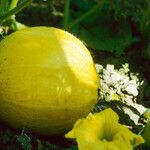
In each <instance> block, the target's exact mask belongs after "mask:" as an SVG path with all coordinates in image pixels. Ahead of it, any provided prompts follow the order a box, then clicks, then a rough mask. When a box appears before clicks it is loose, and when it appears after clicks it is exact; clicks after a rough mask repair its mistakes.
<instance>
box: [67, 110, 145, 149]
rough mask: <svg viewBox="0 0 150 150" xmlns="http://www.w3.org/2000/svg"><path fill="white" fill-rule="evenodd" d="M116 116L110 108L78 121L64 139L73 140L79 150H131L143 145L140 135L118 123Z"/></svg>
mask: <svg viewBox="0 0 150 150" xmlns="http://www.w3.org/2000/svg"><path fill="white" fill-rule="evenodd" d="M118 120H119V117H118V115H117V114H116V113H115V112H114V111H113V110H112V109H110V108H108V109H106V110H104V111H102V112H99V113H96V114H90V115H88V116H87V118H85V119H79V120H77V122H76V123H75V125H74V127H73V129H72V130H71V131H70V132H68V133H67V134H66V135H65V137H66V138H75V139H76V141H77V143H78V147H79V150H120V149H121V150H132V149H133V147H135V146H137V145H139V144H142V143H144V139H143V138H142V137H141V136H140V135H136V134H134V133H132V132H131V131H130V130H129V129H128V128H127V127H126V126H124V125H121V124H119V123H118Z"/></svg>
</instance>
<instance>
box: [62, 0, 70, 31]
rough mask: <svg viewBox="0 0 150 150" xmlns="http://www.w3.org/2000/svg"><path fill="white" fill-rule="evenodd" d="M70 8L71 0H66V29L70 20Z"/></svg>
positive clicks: (64, 23)
mask: <svg viewBox="0 0 150 150" xmlns="http://www.w3.org/2000/svg"><path fill="white" fill-rule="evenodd" d="M69 10H70V0H64V20H63V21H64V22H63V27H64V29H67V25H68V21H69Z"/></svg>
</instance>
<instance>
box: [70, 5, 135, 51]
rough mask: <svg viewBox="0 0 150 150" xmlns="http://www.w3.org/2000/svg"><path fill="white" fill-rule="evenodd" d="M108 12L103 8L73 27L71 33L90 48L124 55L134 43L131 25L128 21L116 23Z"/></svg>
mask: <svg viewBox="0 0 150 150" xmlns="http://www.w3.org/2000/svg"><path fill="white" fill-rule="evenodd" d="M106 10H107V8H105V7H103V10H99V11H97V12H96V13H95V14H93V15H92V16H89V17H88V18H86V19H85V20H83V21H82V22H80V23H78V24H76V25H75V26H73V28H71V32H72V33H74V34H75V35H77V36H78V37H79V38H80V39H81V40H83V41H84V42H85V43H86V45H87V46H88V47H89V48H92V49H96V50H105V51H109V52H115V53H117V54H122V53H123V51H124V49H125V48H126V47H128V46H129V45H130V44H131V43H132V42H133V37H132V32H131V28H130V25H129V23H128V22H127V21H126V20H120V21H115V19H114V18H113V16H112V15H111V14H110V13H108V12H106Z"/></svg>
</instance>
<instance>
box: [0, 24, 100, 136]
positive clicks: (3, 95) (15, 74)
mask: <svg viewBox="0 0 150 150" xmlns="http://www.w3.org/2000/svg"><path fill="white" fill-rule="evenodd" d="M98 86H99V80H98V75H97V72H96V69H95V66H94V63H93V59H92V57H91V55H90V52H89V51H88V50H87V48H86V47H85V46H84V45H83V43H82V42H81V41H80V40H79V39H77V38H76V37H74V36H73V35H71V34H69V33H68V32H65V31H63V30H60V29H57V28H49V27H33V28H28V29H24V30H20V31H17V32H15V33H12V34H11V35H9V36H7V37H6V38H5V39H4V40H2V41H1V43H0V119H1V120H2V121H3V122H5V123H7V124H8V125H10V126H12V127H15V128H17V129H22V128H23V127H24V128H25V129H26V130H29V131H32V132H37V133H41V134H51V135H53V134H61V133H64V132H66V131H68V130H70V129H71V128H72V126H73V124H74V123H75V121H76V120H77V119H79V118H81V117H84V116H86V115H87V114H88V113H89V111H90V109H91V108H92V107H93V105H94V104H95V103H96V102H97V89H98Z"/></svg>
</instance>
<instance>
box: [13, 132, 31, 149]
mask: <svg viewBox="0 0 150 150" xmlns="http://www.w3.org/2000/svg"><path fill="white" fill-rule="evenodd" d="M16 138H17V140H18V142H19V143H20V144H21V146H22V148H23V150H31V149H32V145H31V143H30V142H31V139H30V137H29V136H28V135H27V134H25V133H24V131H22V133H21V134H20V135H16Z"/></svg>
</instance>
